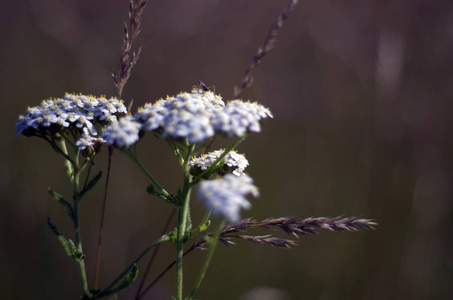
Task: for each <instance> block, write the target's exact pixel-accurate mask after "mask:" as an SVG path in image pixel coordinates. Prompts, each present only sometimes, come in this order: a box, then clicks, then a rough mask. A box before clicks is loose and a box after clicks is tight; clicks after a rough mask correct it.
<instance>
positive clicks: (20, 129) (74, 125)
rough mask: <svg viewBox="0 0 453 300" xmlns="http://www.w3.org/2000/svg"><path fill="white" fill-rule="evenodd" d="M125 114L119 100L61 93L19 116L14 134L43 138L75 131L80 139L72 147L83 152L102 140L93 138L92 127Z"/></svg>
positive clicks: (94, 131)
mask: <svg viewBox="0 0 453 300" xmlns="http://www.w3.org/2000/svg"><path fill="white" fill-rule="evenodd" d="M126 113H127V109H126V106H124V104H123V101H122V100H118V99H116V98H110V99H106V98H105V97H98V98H96V97H94V96H85V95H75V94H65V96H64V98H58V99H49V100H44V101H43V102H42V103H41V105H39V106H35V107H29V108H28V110H27V113H26V114H25V115H22V116H19V120H18V121H17V123H16V135H19V134H24V135H26V136H33V135H46V134H55V133H60V132H61V131H62V130H66V129H67V130H72V129H76V131H77V132H79V134H80V136H81V138H80V139H79V140H77V141H76V145H77V146H78V147H79V150H84V149H86V148H87V147H94V146H95V145H97V144H98V143H100V142H102V141H103V140H102V139H100V138H96V136H97V131H96V128H95V127H94V125H95V124H97V123H100V124H103V125H105V124H109V123H110V122H113V121H116V120H117V116H120V115H124V114H126Z"/></svg>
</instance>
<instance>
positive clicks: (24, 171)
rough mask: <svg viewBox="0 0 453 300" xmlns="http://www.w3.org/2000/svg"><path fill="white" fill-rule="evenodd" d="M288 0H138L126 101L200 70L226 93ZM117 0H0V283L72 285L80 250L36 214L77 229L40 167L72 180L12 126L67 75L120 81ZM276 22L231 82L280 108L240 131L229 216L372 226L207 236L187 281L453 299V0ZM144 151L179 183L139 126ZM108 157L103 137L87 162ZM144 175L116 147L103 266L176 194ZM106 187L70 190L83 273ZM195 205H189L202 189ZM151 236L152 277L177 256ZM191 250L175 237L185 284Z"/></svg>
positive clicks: (117, 260)
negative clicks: (241, 192) (271, 35)
mask: <svg viewBox="0 0 453 300" xmlns="http://www.w3.org/2000/svg"><path fill="white" fill-rule="evenodd" d="M286 4H287V1H286V0H278V1H277V0H274V1H262V0H246V1H244V0H230V1H214V0H209V1H208V0H191V1H172V0H155V1H153V0H150V2H149V4H148V6H147V7H146V9H145V12H144V15H143V24H142V26H143V27H142V33H141V35H140V36H139V37H138V39H137V40H136V43H135V45H136V46H141V47H142V54H141V58H140V60H139V62H138V64H137V65H136V67H135V68H134V69H133V71H132V76H131V78H130V80H129V83H128V84H127V86H126V88H125V90H124V94H123V96H124V97H123V98H124V99H125V100H126V101H127V102H129V101H130V100H131V99H134V106H135V107H138V106H140V105H143V104H144V103H145V102H153V101H155V100H157V99H159V98H160V97H165V96H166V95H172V94H175V93H178V92H180V91H187V90H189V89H190V88H191V87H192V85H193V84H195V83H196V81H197V80H203V81H204V82H205V83H206V84H207V85H209V86H215V91H216V92H217V93H220V94H221V95H222V96H223V97H224V98H225V99H230V98H231V97H232V93H233V87H234V85H237V84H239V82H240V80H241V78H242V75H243V74H244V71H245V69H246V68H247V66H248V64H249V63H250V61H251V59H252V57H253V55H254V53H255V51H256V49H257V47H258V46H259V45H261V43H262V42H263V40H264V38H265V36H266V35H267V33H268V29H269V27H270V24H271V23H273V22H275V21H276V18H277V16H278V14H279V13H280V12H281V10H282V8H283V7H284V6H285V5H286ZM127 13H128V1H119V0H118V1H113V0H97V1H88V0H24V1H8V0H6V1H5V0H2V1H1V2H0V34H1V38H0V41H1V47H0V65H1V68H0V74H1V80H0V87H1V88H0V90H1V104H2V109H1V110H2V113H3V114H4V115H3V117H2V118H1V119H0V125H1V127H0V128H1V131H0V135H1V143H0V160H1V162H0V166H1V167H0V190H1V202H0V203H1V209H0V243H1V247H0V266H1V268H0V291H1V297H2V299H77V298H78V297H79V296H80V281H79V277H78V273H77V266H76V264H75V263H74V262H73V261H72V260H71V259H70V258H68V257H67V256H66V254H65V252H64V251H63V249H62V248H61V246H60V245H59V242H58V240H57V239H56V238H55V236H54V235H53V233H52V232H51V231H50V230H49V228H48V226H47V224H46V218H47V216H50V217H51V218H52V220H53V222H54V223H56V224H57V225H58V226H59V228H60V230H61V231H63V232H64V233H66V235H67V236H68V237H71V233H72V230H71V224H70V223H69V220H68V218H67V214H66V212H65V211H64V210H63V208H62V207H61V206H60V205H58V204H57V203H55V202H54V201H53V199H51V198H50V196H49V195H48V194H47V187H48V186H51V187H52V188H53V189H55V190H56V191H59V192H60V193H63V194H66V195H70V193H71V187H70V183H69V180H68V179H67V178H65V173H64V167H63V161H62V159H61V157H59V156H58V155H57V154H56V153H55V152H54V151H52V150H51V149H50V147H49V146H48V145H47V144H46V143H45V142H44V141H42V140H40V139H37V138H26V137H25V136H19V137H15V136H14V129H15V128H14V124H15V122H16V120H17V117H18V115H19V114H23V113H25V110H26V108H27V106H35V105H38V104H39V103H40V101H41V100H43V99H46V98H49V97H62V96H63V95H64V93H65V92H77V93H84V94H95V95H100V94H106V95H108V96H114V95H115V93H116V92H115V88H114V85H113V81H112V78H111V73H112V72H115V71H116V70H117V68H118V60H119V56H120V52H121V45H122V39H123V22H124V21H126V19H127ZM277 39H278V41H277V44H276V48H275V49H274V50H273V51H272V52H270V53H269V54H268V55H267V56H266V57H265V58H264V60H263V62H262V64H261V65H259V67H258V68H257V70H256V73H255V82H254V85H253V86H252V87H251V88H250V89H248V90H247V91H246V92H245V93H244V95H243V98H245V99H251V100H257V101H259V102H260V103H262V104H264V105H265V106H267V107H269V108H270V109H271V110H272V112H273V113H274V115H275V118H274V119H273V120H269V121H267V122H266V123H265V125H264V127H263V131H262V133H260V134H255V135H251V136H250V137H249V138H248V139H247V140H246V141H245V142H244V143H243V144H241V145H240V147H239V152H240V153H246V155H247V158H248V159H249V161H250V167H249V168H248V172H249V174H251V175H252V176H253V177H254V178H255V181H256V184H257V185H258V186H259V187H260V191H261V194H262V195H261V197H260V198H259V199H255V200H253V209H252V210H250V211H247V212H244V214H243V216H244V217H245V216H253V217H255V218H258V219H262V218H267V217H271V216H274V217H277V216H288V215H295V216H298V217H310V216H331V217H333V216H338V215H344V216H360V217H366V218H372V219H374V220H376V221H377V222H378V223H379V226H378V227H377V230H375V231H360V232H352V233H350V232H348V233H331V232H325V231H324V232H321V234H320V235H317V236H314V237H307V238H301V239H300V240H299V241H298V244H299V245H298V246H297V247H295V248H293V249H290V250H283V249H276V248H271V247H266V246H262V245H256V244H251V243H248V242H240V243H238V246H237V247H233V248H226V247H223V246H219V247H218V249H217V252H216V253H215V256H214V260H213V263H212V265H211V266H210V269H209V270H208V274H207V275H208V276H207V278H206V279H205V281H204V282H203V284H202V287H201V289H200V290H199V293H198V294H197V298H199V299H242V300H252V299H264V300H266V299H267V300H277V299H280V300H281V299H323V300H324V299H370V300H372V299H414V300H415V299H452V298H453V284H452V283H453V282H452V279H453V257H452V254H453V251H452V250H453V249H452V233H453V226H452V225H453V222H452V218H453V214H452V213H453V202H452V179H453V157H452V153H453V139H452V138H453V131H452V130H453V120H452V118H453V115H452V107H453V104H452V94H453V3H452V2H451V1H450V0H435V1H432V0H399V1H390V0H379V1H377V0H375V1H371V0H360V1H355V0H341V1H339V0H318V1H301V2H300V3H299V4H298V6H297V7H296V10H295V11H294V12H293V14H292V15H291V16H290V17H289V19H288V21H287V22H286V23H285V25H284V27H283V29H282V30H281V31H280V33H279V35H278V38H277ZM139 155H140V156H141V158H142V160H143V161H144V162H145V164H146V165H147V166H148V167H149V169H151V170H153V171H154V173H155V174H156V177H157V178H158V179H159V180H160V181H161V182H162V183H163V185H164V186H166V187H168V189H169V190H172V189H173V190H174V189H176V187H177V184H178V182H179V180H180V177H181V175H180V170H179V169H178V166H177V163H176V161H174V160H173V158H172V155H171V153H170V151H169V149H168V147H167V146H166V145H165V143H164V142H163V141H161V140H158V139H155V138H153V137H152V136H151V135H149V136H147V137H146V139H145V140H144V141H143V142H142V143H141V145H140V147H139ZM106 161H107V155H106V151H104V153H102V154H101V155H99V156H98V158H97V163H96V169H102V170H104V171H105V168H106ZM103 184H104V182H103V181H102V182H101V185H103ZM147 184H148V182H147V180H146V178H145V177H144V175H142V174H141V172H140V171H139V169H138V168H137V167H136V165H134V164H133V163H132V162H131V161H130V160H129V159H128V158H127V157H125V156H124V155H122V154H121V153H120V152H117V153H115V155H114V161H113V166H112V174H111V185H110V187H109V195H110V197H109V201H108V207H107V216H106V223H105V232H104V248H103V253H102V254H103V256H102V262H101V269H102V270H101V279H100V280H101V284H107V283H108V282H110V281H111V279H112V278H113V276H114V275H116V274H117V273H118V272H119V271H120V270H122V269H123V268H124V267H125V266H126V265H127V264H128V263H129V262H130V261H131V260H132V259H133V258H134V257H135V256H136V255H137V254H138V253H139V252H140V251H141V249H142V248H143V247H144V246H145V245H147V244H148V243H149V241H151V240H153V239H155V238H156V237H157V236H159V235H160V232H161V230H162V227H163V223H164V222H165V220H166V219H167V217H168V215H169V214H170V212H171V208H170V207H169V206H168V205H165V204H163V203H161V202H162V201H160V200H159V199H155V198H152V197H150V196H149V195H148V194H146V191H145V189H146V186H147ZM101 185H100V186H101ZM100 186H99V187H97V188H96V189H95V190H94V191H93V193H92V194H91V197H89V198H86V199H84V201H83V203H82V210H83V216H82V236H83V239H84V250H85V252H86V261H87V266H88V276H89V280H90V282H91V283H92V280H93V273H94V257H95V251H96V242H97V234H98V226H99V219H100V211H101V206H102V188H101V187H100ZM192 207H193V211H194V219H195V220H197V218H198V219H199V218H200V217H201V216H202V214H203V207H202V206H201V205H200V204H199V203H197V202H196V201H193V204H192ZM276 233H278V232H276ZM282 236H283V237H284V235H282ZM161 250H162V251H161V252H160V253H159V255H158V257H157V261H156V264H155V265H154V270H153V271H152V272H151V274H150V275H149V280H151V279H153V278H154V277H155V276H156V274H158V273H159V272H160V271H161V270H162V269H163V268H165V267H166V266H167V265H168V264H169V263H170V262H171V261H172V259H173V257H174V250H173V248H172V247H169V246H168V247H166V246H165V247H163V248H162V249H161ZM203 257H204V253H202V252H197V253H192V254H190V256H188V259H187V260H186V265H185V266H186V267H185V270H186V273H185V274H186V279H187V280H186V286H187V287H190V286H191V285H192V282H193V280H194V276H195V274H197V272H198V270H199V268H200V263H201V262H202V259H203ZM139 268H141V269H142V270H143V269H144V264H143V263H142V264H140V265H139ZM173 286H174V272H169V273H168V274H167V275H166V276H165V277H164V278H163V279H162V280H161V281H160V282H159V284H158V285H157V286H156V287H155V289H154V290H153V291H152V292H150V293H149V294H147V296H146V297H145V298H144V299H169V298H170V295H171V291H172V290H173ZM136 288H137V285H135V286H134V287H132V288H130V289H129V290H127V291H125V292H122V293H120V294H119V298H120V299H132V298H133V297H134V295H135V291H136Z"/></svg>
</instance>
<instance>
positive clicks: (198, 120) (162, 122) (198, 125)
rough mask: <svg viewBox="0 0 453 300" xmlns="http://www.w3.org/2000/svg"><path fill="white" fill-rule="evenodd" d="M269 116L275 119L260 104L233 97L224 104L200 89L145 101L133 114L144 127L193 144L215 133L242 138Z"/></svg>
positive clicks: (143, 128)
mask: <svg viewBox="0 0 453 300" xmlns="http://www.w3.org/2000/svg"><path fill="white" fill-rule="evenodd" d="M268 117H270V118H272V114H271V113H270V111H269V109H267V108H265V107H263V106H261V105H259V104H257V103H250V102H243V101H241V100H234V101H232V102H230V103H228V104H226V105H225V103H224V102H223V100H222V98H221V97H220V96H218V95H215V94H214V93H212V92H211V91H202V90H200V89H194V90H192V92H191V93H181V94H179V95H177V96H176V97H167V98H166V99H161V100H159V101H157V102H156V103H155V104H146V105H145V106H143V107H141V108H139V109H138V112H137V113H136V114H135V115H134V118H135V119H136V120H137V121H138V122H140V123H141V124H142V130H144V131H156V132H158V133H160V134H161V135H162V137H164V138H172V139H180V138H187V139H188V141H189V143H191V144H195V143H199V142H202V141H204V140H206V139H208V138H211V137H213V136H214V134H215V133H220V134H225V135H227V136H230V137H231V136H236V137H241V136H243V135H244V134H245V133H247V132H259V131H260V130H261V127H260V121H261V120H262V119H264V118H268Z"/></svg>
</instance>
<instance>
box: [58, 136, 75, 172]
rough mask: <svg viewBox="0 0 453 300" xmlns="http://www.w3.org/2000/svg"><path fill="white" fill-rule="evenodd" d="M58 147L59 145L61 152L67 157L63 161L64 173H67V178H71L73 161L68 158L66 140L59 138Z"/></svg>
mask: <svg viewBox="0 0 453 300" xmlns="http://www.w3.org/2000/svg"><path fill="white" fill-rule="evenodd" d="M60 147H61V152H63V155H64V156H65V157H67V159H66V161H65V166H66V173H67V174H68V176H69V178H71V179H72V176H73V174H74V169H73V168H72V164H73V162H72V161H71V160H70V159H69V156H68V149H67V148H66V142H65V140H64V139H60Z"/></svg>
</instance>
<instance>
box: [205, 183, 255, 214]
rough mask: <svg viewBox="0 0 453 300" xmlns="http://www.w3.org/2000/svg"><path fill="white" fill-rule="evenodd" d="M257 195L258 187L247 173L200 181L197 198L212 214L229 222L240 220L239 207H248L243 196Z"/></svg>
mask: <svg viewBox="0 0 453 300" xmlns="http://www.w3.org/2000/svg"><path fill="white" fill-rule="evenodd" d="M249 194H252V195H253V196H254V197H257V196H258V195H259V192H258V188H257V187H256V186H255V185H254V184H253V180H252V178H251V177H249V176H248V175H243V176H239V177H238V176H235V175H232V174H227V175H225V176H223V177H221V178H219V179H214V180H206V181H203V182H202V183H200V185H199V189H198V193H197V196H198V200H200V201H202V202H203V203H204V204H205V205H206V207H207V208H208V209H210V210H211V212H212V214H213V215H220V216H223V217H225V218H226V219H228V220H229V221H230V222H237V221H239V220H240V211H241V209H249V208H250V207H251V204H250V202H249V201H248V200H247V199H246V198H245V196H247V195H249Z"/></svg>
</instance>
